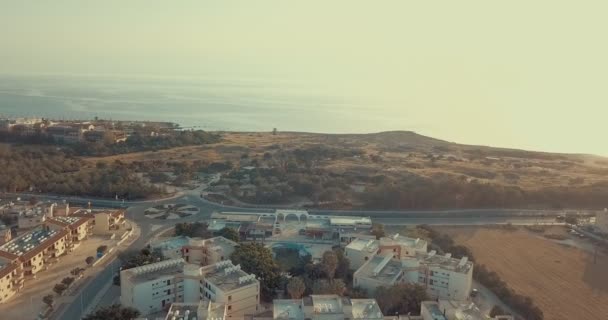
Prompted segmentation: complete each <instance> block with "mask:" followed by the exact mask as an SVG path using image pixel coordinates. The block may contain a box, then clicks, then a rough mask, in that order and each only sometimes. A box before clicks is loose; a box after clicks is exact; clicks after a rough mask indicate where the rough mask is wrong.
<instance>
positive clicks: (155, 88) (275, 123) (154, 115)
mask: <svg viewBox="0 0 608 320" xmlns="http://www.w3.org/2000/svg"><path fill="white" fill-rule="evenodd" d="M380 108H381V106H379V105H377V104H375V103H374V102H372V101H362V100H355V99H349V98H347V97H344V96H341V95H340V94H336V93H331V92H329V91H327V90H318V89H316V90H315V89H311V88H310V87H309V86H304V85H303V84H301V83H297V82H290V81H284V80H281V79H228V80H218V79H212V78H207V79H205V78H170V79H168V78H124V77H123V78H120V77H114V78H109V77H68V76H62V77H57V76H37V77H33V76H27V77H24V76H21V77H14V76H13V77H8V76H3V77H0V114H2V115H4V116H39V117H48V118H54V119H91V118H93V117H95V116H98V117H100V118H106V119H107V118H109V119H122V120H158V121H172V122H177V123H179V124H181V125H182V126H196V127H200V128H202V129H206V130H238V131H249V130H251V131H270V130H272V128H275V127H276V128H278V129H279V130H284V131H288V130H289V131H309V132H329V133H334V132H378V131H383V130H399V129H406V130H416V127H415V126H413V124H411V123H407V122H405V121H403V120H402V119H399V118H398V117H395V116H394V115H391V114H390V113H382V112H379V109H380Z"/></svg>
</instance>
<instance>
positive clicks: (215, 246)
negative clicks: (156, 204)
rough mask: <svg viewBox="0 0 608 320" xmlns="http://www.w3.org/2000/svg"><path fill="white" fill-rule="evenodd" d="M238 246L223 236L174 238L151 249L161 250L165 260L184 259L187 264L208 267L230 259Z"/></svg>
mask: <svg viewBox="0 0 608 320" xmlns="http://www.w3.org/2000/svg"><path fill="white" fill-rule="evenodd" d="M237 245H238V244H237V243H236V242H234V241H231V240H228V239H226V238H224V237H221V236H220V237H214V238H210V239H202V238H190V237H173V238H170V239H167V240H163V241H158V242H155V243H152V244H150V248H151V249H152V250H159V251H160V252H161V254H162V255H163V257H165V258H169V259H178V258H184V260H185V261H186V262H187V263H193V264H198V265H201V266H206V265H209V264H214V263H216V262H220V261H224V260H227V259H229V258H230V255H231V254H232V253H233V252H234V248H235V247H236V246H237Z"/></svg>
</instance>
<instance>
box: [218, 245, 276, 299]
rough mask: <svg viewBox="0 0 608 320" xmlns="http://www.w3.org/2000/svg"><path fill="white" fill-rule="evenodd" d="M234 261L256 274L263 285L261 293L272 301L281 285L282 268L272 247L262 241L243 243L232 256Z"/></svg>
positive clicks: (246, 270) (244, 269)
mask: <svg viewBox="0 0 608 320" xmlns="http://www.w3.org/2000/svg"><path fill="white" fill-rule="evenodd" d="M230 259H231V260H232V262H233V263H234V264H235V265H236V264H240V265H241V268H242V269H243V271H245V272H247V273H252V274H255V275H256V277H257V278H258V280H259V281H260V285H261V290H260V291H261V295H262V297H263V298H264V299H265V300H266V301H270V300H271V299H272V297H274V295H275V291H276V289H277V288H278V287H279V285H280V280H281V277H280V268H279V265H278V264H277V263H276V262H275V261H274V260H273V259H272V252H271V251H270V249H268V248H266V247H264V245H262V244H261V243H247V244H241V245H239V246H238V247H236V249H235V250H234V252H233V253H232V255H231V256H230Z"/></svg>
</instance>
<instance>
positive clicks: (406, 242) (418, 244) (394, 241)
mask: <svg viewBox="0 0 608 320" xmlns="http://www.w3.org/2000/svg"><path fill="white" fill-rule="evenodd" d="M380 245H381V246H386V245H402V246H407V247H410V248H415V249H420V250H423V249H425V248H426V246H427V242H426V241H425V240H422V239H420V238H417V239H414V238H409V237H404V236H402V235H399V234H395V235H393V236H391V237H382V238H381V239H380Z"/></svg>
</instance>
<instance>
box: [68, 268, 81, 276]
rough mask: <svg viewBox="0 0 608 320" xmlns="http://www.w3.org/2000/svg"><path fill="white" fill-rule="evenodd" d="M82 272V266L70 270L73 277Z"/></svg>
mask: <svg viewBox="0 0 608 320" xmlns="http://www.w3.org/2000/svg"><path fill="white" fill-rule="evenodd" d="M83 272H84V269H83V268H80V267H76V268H74V269H72V270H71V271H70V274H71V275H73V276H75V277H79V276H80V275H81V274H82V273H83Z"/></svg>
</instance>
